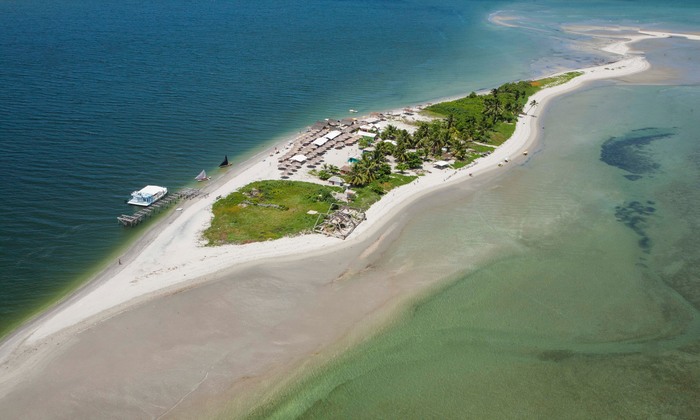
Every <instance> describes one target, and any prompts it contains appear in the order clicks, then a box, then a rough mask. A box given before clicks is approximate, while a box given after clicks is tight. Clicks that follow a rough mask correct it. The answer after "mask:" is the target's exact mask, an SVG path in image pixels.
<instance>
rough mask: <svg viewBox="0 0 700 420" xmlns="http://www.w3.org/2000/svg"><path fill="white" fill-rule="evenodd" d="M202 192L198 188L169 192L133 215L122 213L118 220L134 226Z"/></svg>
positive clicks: (128, 225)
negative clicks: (181, 200)
mask: <svg viewBox="0 0 700 420" xmlns="http://www.w3.org/2000/svg"><path fill="white" fill-rule="evenodd" d="M200 194H202V191H201V190H198V189H196V188H185V189H184V190H181V191H178V192H176V193H172V194H168V195H166V196H165V197H163V198H161V199H160V200H158V201H157V202H155V203H153V204H151V205H150V206H148V207H145V208H142V209H140V210H139V211H137V212H136V213H134V214H132V215H128V214H122V215H121V216H119V217H117V221H118V222H119V223H120V224H121V225H123V226H126V227H133V226H136V225H138V224H139V223H141V222H143V221H144V220H145V219H147V218H149V217H151V216H153V215H154V214H156V213H158V212H160V211H161V210H164V209H166V208H168V207H169V206H170V205H171V204H173V203H175V202H177V201H180V199H183V198H184V199H190V198H194V197H198V196H199V195H200Z"/></svg>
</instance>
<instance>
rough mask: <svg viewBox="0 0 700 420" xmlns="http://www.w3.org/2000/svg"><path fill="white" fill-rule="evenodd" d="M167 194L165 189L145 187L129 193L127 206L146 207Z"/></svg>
mask: <svg viewBox="0 0 700 420" xmlns="http://www.w3.org/2000/svg"><path fill="white" fill-rule="evenodd" d="M167 193H168V189H167V188H165V187H159V186H157V185H146V186H145V187H143V188H141V189H140V190H138V191H134V192H132V193H131V200H129V201H127V204H132V205H134V206H141V207H148V206H150V205H151V204H153V203H155V202H156V201H158V200H160V199H161V198H163V197H165V195H166V194H167Z"/></svg>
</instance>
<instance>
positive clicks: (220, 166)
mask: <svg viewBox="0 0 700 420" xmlns="http://www.w3.org/2000/svg"><path fill="white" fill-rule="evenodd" d="M227 166H231V164H230V163H228V155H224V161H223V162H221V164H220V165H219V168H225V167H227Z"/></svg>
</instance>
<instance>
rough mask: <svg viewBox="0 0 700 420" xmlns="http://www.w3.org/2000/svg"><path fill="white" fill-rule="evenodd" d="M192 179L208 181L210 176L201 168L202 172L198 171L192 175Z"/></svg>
mask: <svg viewBox="0 0 700 420" xmlns="http://www.w3.org/2000/svg"><path fill="white" fill-rule="evenodd" d="M194 179H196V180H197V181H199V182H202V181H209V180H210V179H211V177H210V176H207V171H205V170H204V169H202V172H200V173H199V175H197V176H196V177H194Z"/></svg>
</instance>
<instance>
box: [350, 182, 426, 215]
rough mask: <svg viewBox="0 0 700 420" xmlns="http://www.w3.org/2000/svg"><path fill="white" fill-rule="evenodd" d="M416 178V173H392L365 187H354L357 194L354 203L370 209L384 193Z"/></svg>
mask: <svg viewBox="0 0 700 420" xmlns="http://www.w3.org/2000/svg"><path fill="white" fill-rule="evenodd" d="M416 178H418V177H417V176H415V175H402V174H391V175H388V176H386V177H384V178H382V179H381V180H377V181H373V182H371V183H370V184H368V185H366V186H364V187H360V188H353V190H354V191H355V192H356V193H357V194H356V196H355V200H353V202H352V205H353V206H354V207H359V208H361V209H368V208H369V207H370V206H371V205H372V204H374V203H376V202H377V201H379V199H381V198H382V196H383V195H384V194H386V193H388V192H389V191H391V190H393V189H394V188H396V187H400V186H401V185H405V184H408V183H410V182H411V181H413V180H414V179H416Z"/></svg>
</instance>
